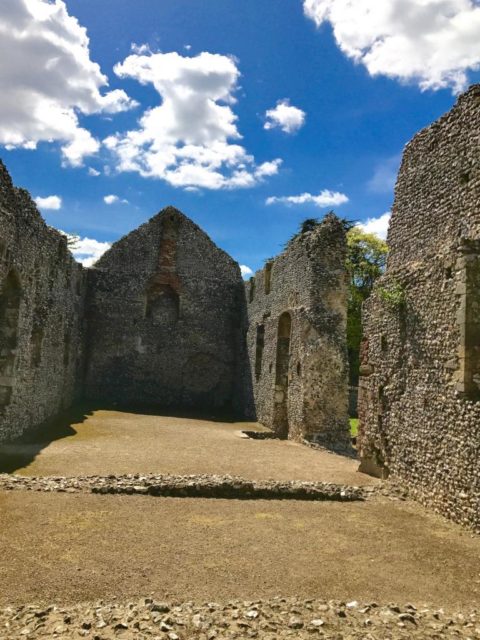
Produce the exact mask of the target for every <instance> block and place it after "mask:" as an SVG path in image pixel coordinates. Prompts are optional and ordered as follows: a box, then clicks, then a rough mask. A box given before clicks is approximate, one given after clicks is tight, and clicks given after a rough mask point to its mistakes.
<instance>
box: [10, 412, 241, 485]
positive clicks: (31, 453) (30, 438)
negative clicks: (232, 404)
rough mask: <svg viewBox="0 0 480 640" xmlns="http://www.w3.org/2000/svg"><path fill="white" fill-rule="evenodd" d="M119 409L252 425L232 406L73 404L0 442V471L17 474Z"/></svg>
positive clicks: (163, 415)
mask: <svg viewBox="0 0 480 640" xmlns="http://www.w3.org/2000/svg"><path fill="white" fill-rule="evenodd" d="M100 410H104V411H120V412H122V413H131V414H134V415H135V414H136V415H149V416H161V417H167V418H168V417H171V418H184V419H186V420H206V421H208V422H218V423H224V424H225V423H226V424H234V423H237V422H238V423H242V422H244V423H245V424H250V422H248V421H246V420H245V419H244V418H243V417H242V416H239V415H237V414H235V413H234V412H233V411H232V410H231V409H225V410H223V411H222V410H220V411H217V412H215V413H212V411H208V410H194V409H192V410H190V409H184V408H181V407H178V408H177V407H173V408H172V407H162V406H160V405H140V404H137V405H132V404H123V403H111V402H88V403H87V402H84V403H79V404H76V405H74V406H72V407H71V408H70V409H69V410H67V411H64V412H62V413H61V414H60V415H59V416H57V417H56V418H54V419H52V420H49V421H47V422H44V423H43V424H41V425H39V426H37V427H35V428H34V429H30V430H28V431H27V432H26V433H24V434H23V435H22V436H20V437H18V438H15V439H13V440H10V441H8V442H3V443H0V473H15V472H16V471H18V470H19V469H23V468H24V467H27V466H28V465H30V464H31V463H32V462H33V461H34V460H35V458H36V457H37V456H38V454H39V453H41V451H42V450H43V449H46V448H47V447H48V446H49V445H50V444H51V443H52V442H55V441H56V440H62V439H63V438H68V437H69V436H73V435H75V434H76V433H77V430H76V429H75V428H74V427H75V426H77V425H80V424H82V423H83V422H85V420H87V418H89V417H90V416H92V415H93V414H94V412H95V411H100Z"/></svg>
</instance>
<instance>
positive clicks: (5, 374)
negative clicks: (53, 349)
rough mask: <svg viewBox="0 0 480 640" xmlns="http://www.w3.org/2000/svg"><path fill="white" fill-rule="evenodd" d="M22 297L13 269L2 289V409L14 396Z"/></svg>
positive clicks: (0, 358)
mask: <svg viewBox="0 0 480 640" xmlns="http://www.w3.org/2000/svg"><path fill="white" fill-rule="evenodd" d="M21 297H22V288H21V284H20V279H19V277H18V275H17V274H16V273H15V271H13V270H12V271H10V273H9V274H8V275H7V277H6V278H5V280H4V282H3V284H2V287H1V290H0V411H2V410H3V409H4V408H5V407H6V406H7V405H8V404H10V401H11V397H12V390H13V385H14V371H15V359H16V352H17V342H18V323H19V317H20V301H21Z"/></svg>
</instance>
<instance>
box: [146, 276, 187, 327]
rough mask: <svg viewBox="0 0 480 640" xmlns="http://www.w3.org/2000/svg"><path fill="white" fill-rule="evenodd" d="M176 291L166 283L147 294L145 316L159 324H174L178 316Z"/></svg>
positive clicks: (178, 307) (153, 322)
mask: <svg viewBox="0 0 480 640" xmlns="http://www.w3.org/2000/svg"><path fill="white" fill-rule="evenodd" d="M179 311H180V299H179V296H178V293H177V292H176V291H175V290H174V289H173V288H172V287H171V286H170V285H168V284H165V285H161V286H160V287H158V288H155V290H154V291H151V292H150V293H149V294H148V296H147V308H146V317H147V318H148V319H150V320H151V322H152V324H154V325H159V326H172V325H174V324H175V323H176V322H177V320H178V316H179Z"/></svg>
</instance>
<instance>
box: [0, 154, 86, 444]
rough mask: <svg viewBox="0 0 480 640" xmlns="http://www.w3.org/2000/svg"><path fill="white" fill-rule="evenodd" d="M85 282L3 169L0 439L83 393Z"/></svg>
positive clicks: (56, 234) (0, 186) (56, 236)
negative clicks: (81, 379) (80, 384)
mask: <svg viewBox="0 0 480 640" xmlns="http://www.w3.org/2000/svg"><path fill="white" fill-rule="evenodd" d="M84 291H85V287H84V279H83V273H82V269H81V267H80V265H77V263H76V262H75V261H74V260H73V258H72V257H71V255H70V253H69V252H68V250H67V243H66V239H65V237H64V236H62V235H61V234H60V233H59V232H57V231H55V230H53V229H51V228H49V227H47V225H46V224H45V222H44V221H43V219H42V217H41V216H40V214H39V212H38V210H37V208H36V206H35V204H34V202H33V201H32V199H31V198H30V196H29V195H28V193H27V192H26V191H23V190H21V189H15V188H14V187H13V185H12V182H11V179H10V176H9V175H8V172H7V170H6V169H5V167H4V165H3V164H1V163H0V440H8V439H11V438H14V437H16V436H18V435H21V434H22V433H23V432H24V431H25V430H26V429H29V428H32V427H34V426H37V425H39V424H41V423H43V422H44V421H46V420H48V419H49V418H51V417H53V416H55V415H56V414H57V413H58V412H59V411H61V410H62V409H63V408H66V407H68V406H69V405H70V404H71V402H72V401H73V399H74V398H75V397H76V396H77V395H78V393H79V385H78V381H79V379H80V371H81V368H82V364H83V363H82V355H83V312H82V309H83V299H84Z"/></svg>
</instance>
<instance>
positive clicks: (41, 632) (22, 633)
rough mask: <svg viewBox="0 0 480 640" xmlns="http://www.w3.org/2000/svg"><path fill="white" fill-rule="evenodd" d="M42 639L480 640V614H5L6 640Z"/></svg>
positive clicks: (271, 603) (120, 610) (328, 606)
mask: <svg viewBox="0 0 480 640" xmlns="http://www.w3.org/2000/svg"><path fill="white" fill-rule="evenodd" d="M36 638H91V639H92V640H109V639H112V638H135V639H138V640H143V639H147V638H149V639H150V638H152V639H156V640H187V639H190V638H197V639H198V640H221V639H226V638H261V639H262V640H278V639H279V638H295V639H296V640H302V639H304V638H309V639H311V638H331V639H333V638H335V639H338V640H343V639H345V640H348V639H350V640H387V639H390V640H396V639H397V638H398V639H400V638H402V639H403V638H432V639H438V640H449V639H450V638H452V639H453V638H457V639H458V638H465V639H471V640H476V639H478V638H480V612H479V611H477V610H473V611H462V612H452V613H447V612H445V611H444V610H443V609H435V608H431V607H422V606H420V607H417V606H414V605H413V604H405V605H403V606H400V605H398V604H387V605H383V606H379V605H378V604H377V603H375V602H369V603H358V602H356V601H351V602H339V601H332V600H330V601H322V600H300V599H298V598H280V597H278V598H273V599H271V600H253V601H240V600H234V601H229V602H227V603H224V604H222V603H216V602H209V603H204V604H201V605H197V604H194V603H192V602H186V603H182V604H179V603H167V602H160V601H156V600H154V599H153V598H144V599H141V600H139V601H137V602H127V603H106V602H104V601H102V600H100V601H98V602H94V603H88V604H81V605H76V606H72V607H60V606H55V605H51V606H48V607H40V606H35V605H30V606H22V607H18V608H14V607H8V608H6V609H3V610H0V640H16V639H23V640H35V639H36Z"/></svg>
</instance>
